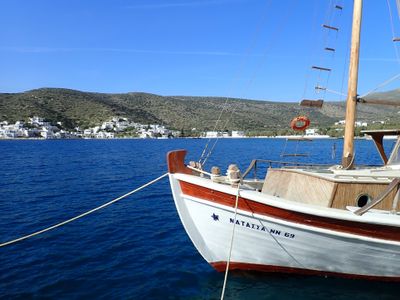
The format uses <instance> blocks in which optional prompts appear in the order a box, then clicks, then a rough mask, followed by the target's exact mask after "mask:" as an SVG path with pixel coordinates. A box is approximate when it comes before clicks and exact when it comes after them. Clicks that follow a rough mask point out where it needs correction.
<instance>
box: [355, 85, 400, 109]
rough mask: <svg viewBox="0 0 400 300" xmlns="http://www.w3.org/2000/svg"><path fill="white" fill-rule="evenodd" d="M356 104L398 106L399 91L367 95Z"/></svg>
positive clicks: (399, 101) (399, 103)
mask: <svg viewBox="0 0 400 300" xmlns="http://www.w3.org/2000/svg"><path fill="white" fill-rule="evenodd" d="M358 102H359V103H363V104H378V105H391V106H400V89H397V90H393V91H389V92H383V93H373V94H369V95H367V96H365V97H361V98H359V100H358Z"/></svg>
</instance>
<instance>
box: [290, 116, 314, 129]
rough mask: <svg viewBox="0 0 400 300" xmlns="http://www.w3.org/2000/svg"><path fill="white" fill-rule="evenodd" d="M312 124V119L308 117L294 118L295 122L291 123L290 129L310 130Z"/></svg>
mask: <svg viewBox="0 0 400 300" xmlns="http://www.w3.org/2000/svg"><path fill="white" fill-rule="evenodd" d="M310 123H311V121H310V119H309V118H307V117H306V116H299V117H295V118H293V120H292V121H291V122H290V127H291V128H292V129H293V130H296V131H304V130H306V129H307V128H308V126H310Z"/></svg>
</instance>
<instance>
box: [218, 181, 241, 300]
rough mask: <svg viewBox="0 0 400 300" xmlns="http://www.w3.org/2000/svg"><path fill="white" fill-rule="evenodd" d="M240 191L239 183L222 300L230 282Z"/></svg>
mask: <svg viewBox="0 0 400 300" xmlns="http://www.w3.org/2000/svg"><path fill="white" fill-rule="evenodd" d="M239 191H240V183H238V188H237V194H236V202H235V216H234V217H233V220H234V222H233V227H232V236H231V245H230V247H229V255H228V260H227V262H226V269H225V277H224V285H223V286H222V293H221V300H223V299H224V296H225V288H226V282H227V281H228V272H229V264H230V262H231V256H232V248H233V240H234V237H235V227H236V216H237V208H238V203H239Z"/></svg>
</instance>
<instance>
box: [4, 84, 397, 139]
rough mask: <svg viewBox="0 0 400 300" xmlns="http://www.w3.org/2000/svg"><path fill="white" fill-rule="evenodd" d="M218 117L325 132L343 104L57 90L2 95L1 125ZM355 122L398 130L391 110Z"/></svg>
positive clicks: (226, 124)
mask: <svg viewBox="0 0 400 300" xmlns="http://www.w3.org/2000/svg"><path fill="white" fill-rule="evenodd" d="M397 93H398V94H400V93H399V91H397ZM391 96H393V93H392V94H391ZM220 114H221V121H220V122H219V125H218V129H220V130H222V129H227V130H232V129H234V130H247V131H260V132H261V131H266V130H276V129H279V128H288V127H289V125H288V124H289V122H290V120H291V119H292V118H293V117H295V116H298V115H299V114H307V115H309V116H310V119H311V121H312V124H313V125H314V126H321V127H328V126H331V125H332V124H333V123H334V122H335V121H337V120H339V119H344V103H342V102H331V103H325V104H324V106H323V108H322V109H310V108H304V107H300V106H299V105H298V104H297V103H283V102H270V101H256V100H246V99H232V98H229V99H227V98H222V97H190V96H160V95H154V94H147V93H126V94H105V93H90V92H81V91H76V90H68V89H56V88H42V89H37V90H31V91H27V92H24V93H1V94H0V121H3V120H8V121H11V122H13V121H17V120H26V119H27V118H28V117H29V116H33V115H37V116H41V117H44V118H46V119H47V120H49V121H52V122H56V121H61V122H62V123H63V126H64V127H65V128H73V127H75V126H81V127H83V128H85V127H89V126H94V125H96V124H99V123H101V122H102V121H105V120H107V119H109V118H110V117H112V116H122V117H127V118H129V119H131V120H133V121H135V122H139V123H142V124H153V123H157V124H164V125H166V126H168V127H170V128H172V129H179V130H180V129H184V130H189V129H192V128H197V129H198V130H211V129H213V128H214V126H215V124H216V121H217V120H218V118H219V116H220ZM358 120H364V121H373V120H390V122H391V123H399V124H400V114H398V109H396V108H393V107H384V106H366V105H359V109H358Z"/></svg>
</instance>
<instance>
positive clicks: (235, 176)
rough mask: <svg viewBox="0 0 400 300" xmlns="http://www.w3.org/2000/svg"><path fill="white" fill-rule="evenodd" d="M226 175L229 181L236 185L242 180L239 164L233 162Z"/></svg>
mask: <svg viewBox="0 0 400 300" xmlns="http://www.w3.org/2000/svg"><path fill="white" fill-rule="evenodd" d="M226 176H227V179H228V181H229V182H230V183H231V184H232V185H236V184H238V183H239V182H240V170H239V168H238V166H237V165H235V164H231V165H229V167H228V170H227V171H226Z"/></svg>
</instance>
